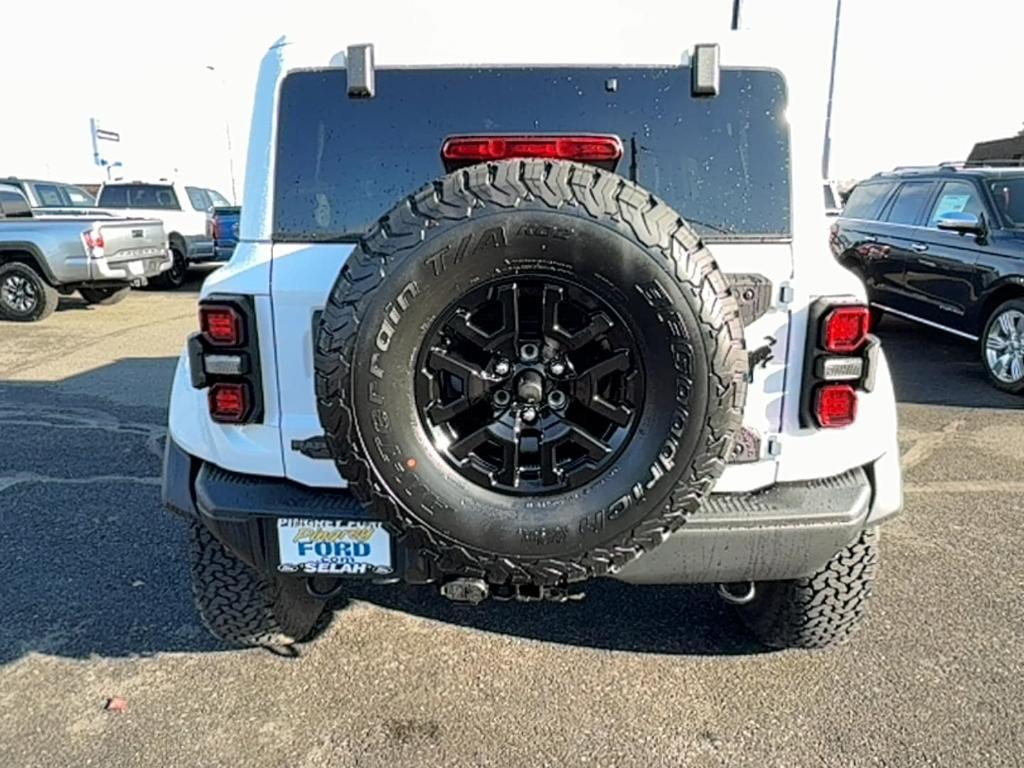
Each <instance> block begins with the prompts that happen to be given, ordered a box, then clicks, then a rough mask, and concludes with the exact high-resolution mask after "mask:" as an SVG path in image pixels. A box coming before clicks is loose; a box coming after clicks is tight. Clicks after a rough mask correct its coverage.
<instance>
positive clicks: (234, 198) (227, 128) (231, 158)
mask: <svg viewBox="0 0 1024 768" xmlns="http://www.w3.org/2000/svg"><path fill="white" fill-rule="evenodd" d="M206 68H207V69H208V70H210V72H213V73H214V75H216V76H217V77H218V79H219V80H220V93H221V99H222V100H223V99H224V97H226V96H227V93H228V86H227V83H225V82H224V78H223V77H222V76H221V75H220V73H219V72H217V68H216V67H215V66H213V65H212V64H207V65H206ZM221 109H222V110H223V111H224V135H225V137H226V138H227V145H228V173H230V174H231V202H232V204H236V203H238V193H237V192H236V191H235V155H234V152H233V151H232V149H231V120H230V119H229V117H228V111H227V107H226V106H225V105H224V102H223V101H222V102H221Z"/></svg>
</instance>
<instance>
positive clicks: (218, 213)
mask: <svg viewBox="0 0 1024 768" xmlns="http://www.w3.org/2000/svg"><path fill="white" fill-rule="evenodd" d="M241 216H242V209H241V208H240V207H238V206H219V207H215V208H214V209H213V211H212V212H211V214H210V219H209V227H210V236H211V237H212V238H213V253H214V256H215V257H216V259H217V260H218V261H227V260H228V259H230V258H231V254H233V253H234V252H235V246H236V245H238V222H239V220H240V219H241Z"/></svg>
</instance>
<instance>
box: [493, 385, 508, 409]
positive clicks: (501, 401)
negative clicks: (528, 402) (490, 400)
mask: <svg viewBox="0 0 1024 768" xmlns="http://www.w3.org/2000/svg"><path fill="white" fill-rule="evenodd" d="M510 402H512V395H510V394H509V393H508V392H506V391H505V390H504V389H499V390H498V391H497V392H495V393H494V404H495V405H497V406H500V407H502V408H504V407H505V406H506V405H508V404H509V403H510Z"/></svg>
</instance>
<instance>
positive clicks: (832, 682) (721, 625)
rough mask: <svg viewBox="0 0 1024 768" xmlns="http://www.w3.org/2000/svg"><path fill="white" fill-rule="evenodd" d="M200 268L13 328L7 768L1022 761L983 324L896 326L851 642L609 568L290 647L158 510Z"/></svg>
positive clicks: (1016, 654) (5, 517) (3, 358)
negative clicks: (778, 632) (627, 580)
mask: <svg viewBox="0 0 1024 768" xmlns="http://www.w3.org/2000/svg"><path fill="white" fill-rule="evenodd" d="M197 285H198V284H197V282H195V281H194V282H193V284H192V285H191V286H189V289H188V290H184V291H180V292H176V293H159V292H152V293H150V292H136V293H133V294H132V295H131V296H130V297H129V298H128V299H127V300H126V301H125V302H124V303H122V304H120V305H118V306H115V307H98V308H92V307H88V306H86V305H84V303H82V302H79V301H76V300H74V299H65V300H63V301H62V306H61V310H60V311H58V312H57V313H56V314H55V315H54V316H53V317H52V318H50V320H49V321H47V322H45V323H41V324H38V325H31V326H22V325H16V324H0V584H2V585H3V588H2V594H3V600H2V601H0V606H2V610H3V612H4V615H3V617H2V619H0V765H4V766H17V767H20V768H29V767H30V766H85V765H93V766H119V767H125V768H126V767H128V766H136V765H147V766H148V765H159V766H189V767H195V766H207V765H209V766H241V765H244V766H254V767H256V766H292V767H296V768H298V767H301V766H327V765H332V766H377V765H380V766H394V767H397V766H406V765H408V766H429V765H445V766H518V765H523V766H541V765H545V766H546V765H550V766H575V765H595V766H598V765H599V766H633V765H636V766H661V765H671V766H682V765H686V766H705V765H706V766H717V765H728V766H741V765H750V766H759V767H764V766H774V765H786V766H833V765H844V766H854V765H857V766H859V765H884V766H901V767H902V766H917V765H922V766H925V765H927V766H932V765H943V766H974V765H977V766H996V765H999V766H1002V765H1007V766H1008V765H1020V764H1021V762H1020V761H1021V759H1022V758H1021V755H1022V754H1024V733H1022V731H1024V652H1022V650H1021V649H1022V648H1024V597H1022V594H1024V565H1022V563H1021V560H1020V553H1021V551H1022V550H1024V500H1022V492H1024V477H1022V473H1021V470H1020V468H1021V466H1022V461H1024V410H1022V408H1024V399H1021V398H1016V397H1012V396H1007V395H1002V394H1000V393H998V392H996V391H995V390H994V389H992V388H991V387H989V385H988V384H987V383H986V381H985V379H984V376H983V373H982V372H981V370H980V368H979V367H978V366H977V365H976V364H975V362H974V353H973V349H972V348H971V346H969V345H968V344H966V343H962V342H960V341H957V340H955V339H952V338H947V337H944V336H939V335H936V334H933V333H931V332H927V331H921V330H918V329H915V328H912V327H911V326H909V325H907V324H904V323H902V322H899V321H895V320H891V319H889V320H887V321H886V322H885V323H883V325H882V326H881V329H880V334H881V335H882V337H883V340H884V343H885V348H886V350H887V352H888V354H889V357H890V361H891V364H892V367H893V369H894V373H895V377H896V388H897V394H898V398H899V400H900V405H899V412H900V420H901V424H900V436H901V437H900V442H901V448H902V451H903V457H904V464H905V467H906V483H907V489H906V490H907V496H906V510H905V512H904V514H903V515H902V516H901V517H900V518H899V519H898V520H896V521H894V522H893V523H891V524H890V525H888V526H887V527H886V528H885V529H884V532H883V537H882V541H883V544H882V547H883V549H882V570H881V574H880V583H879V586H878V589H877V591H876V597H875V602H874V604H873V605H872V611H871V616H870V620H869V622H868V625H867V626H866V628H865V631H864V632H862V633H861V634H860V635H859V636H858V637H857V638H856V640H855V641H854V642H853V643H852V644H851V645H849V646H847V647H844V648H839V649H835V650H829V651H824V652H817V653H808V652H781V653H780V652H772V653H769V652H764V651H762V650H760V649H759V648H757V647H756V646H754V645H753V644H752V643H751V641H750V640H749V638H748V637H747V635H745V633H744V632H743V630H742V628H741V627H740V626H739V624H738V623H737V622H736V621H735V620H734V618H733V617H732V615H731V613H730V612H729V611H728V610H727V609H726V607H725V606H723V605H721V604H719V603H718V602H717V600H716V599H715V597H714V595H713V592H712V590H711V589H709V588H686V589H682V588H672V589H669V588H631V587H627V586H625V585H621V584H616V583H608V584H598V585H596V586H595V587H594V588H592V589H591V590H590V592H589V595H588V599H587V600H585V601H583V602H581V603H576V604H570V605H565V606H560V605H533V604H531V605H509V604H493V605H484V606H482V607H478V608H475V609H474V608H462V607H459V606H454V605H452V604H449V603H447V602H445V601H443V600H442V599H441V598H440V597H438V596H436V593H434V592H433V591H430V590H427V589H422V590H417V591H398V590H387V589H381V588H378V589H377V590H370V589H367V590H363V591H360V592H358V593H357V594H356V598H355V599H353V600H352V601H351V602H350V603H349V604H347V605H346V606H340V607H339V610H338V612H337V614H336V616H335V620H334V622H333V624H332V626H331V628H330V629H329V630H328V632H327V634H326V636H325V637H324V638H323V639H322V640H321V641H320V642H319V643H318V644H316V645H314V646H312V647H310V648H308V649H306V650H304V651H303V652H302V655H301V656H300V657H298V658H283V657H279V656H274V655H272V654H270V653H267V652H263V651H255V650H252V651H238V650H232V649H228V648H225V647H223V646H222V645H220V644H218V643H217V642H216V641H214V640H213V639H212V638H210V637H209V636H208V635H207V634H206V632H205V630H203V629H202V627H201V626H200V625H199V623H198V620H197V618H196V616H195V614H194V612H193V610H192V606H191V600H190V597H189V594H188V582H187V574H186V570H185V565H184V559H183V557H182V550H183V546H184V531H183V526H182V525H181V523H180V521H178V520H177V519H174V518H172V517H171V516H170V515H169V514H168V513H165V512H163V511H161V509H160V507H159V499H158V497H159V488H158V479H159V471H160V460H159V455H160V450H161V445H162V438H163V425H164V421H165V403H166V399H167V393H168V391H169V386H170V380H171V375H172V372H173V366H174V363H175V359H176V356H177V354H178V351H179V349H180V347H181V343H182V341H183V339H184V337H185V335H186V334H187V333H188V332H190V331H191V330H192V329H193V326H194V323H195V319H194V318H195V312H194V302H195V298H196V290H197ZM110 697H121V698H123V699H124V701H125V702H126V704H127V708H126V710H125V711H123V712H111V711H105V709H104V704H105V702H106V701H107V699H108V698H110Z"/></svg>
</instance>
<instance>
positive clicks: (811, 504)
mask: <svg viewBox="0 0 1024 768" xmlns="http://www.w3.org/2000/svg"><path fill="white" fill-rule="evenodd" d="M871 496H872V488H871V482H870V481H869V479H868V476H867V473H865V471H864V470H863V469H860V468H858V469H853V470H850V471H849V472H844V473H843V474H841V475H836V476H834V477H826V478H821V479H818V480H809V481H807V482H801V483H780V484H778V485H775V486H772V487H771V488H768V489H766V490H764V491H760V492H756V493H742V494H712V496H711V497H710V498H709V499H708V501H707V502H706V503H705V504H704V506H703V507H702V508H701V509H700V510H699V511H697V512H696V513H694V514H693V515H692V516H691V517H690V519H689V520H688V521H687V522H686V524H685V525H684V526H683V527H682V528H680V529H679V530H678V531H676V532H675V533H674V534H672V535H671V536H670V537H669V538H668V539H667V540H666V541H665V542H663V543H662V544H661V545H660V546H658V547H657V548H656V549H654V550H652V551H650V552H648V553H647V554H646V555H644V556H643V557H641V558H638V559H637V560H634V561H632V562H630V563H628V564H627V565H626V566H625V567H624V568H622V570H620V571H619V572H618V573H616V574H615V576H614V578H616V579H619V580H621V581H628V582H632V583H636V584H673V583H675V584H692V583H700V582H733V581H774V580H779V579H792V578H797V577H800V576H807V575H809V574H811V573H813V572H814V571H816V570H818V569H819V568H820V567H821V566H823V565H824V564H825V563H826V562H828V560H829V559H831V557H832V556H833V555H834V554H835V553H836V552H838V551H839V550H840V549H842V548H843V547H844V546H846V545H847V544H848V543H849V542H850V541H852V540H853V539H854V538H856V537H857V535H858V534H859V533H860V532H861V531H862V530H863V529H864V526H865V523H866V521H867V516H868V511H869V509H870V506H871Z"/></svg>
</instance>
